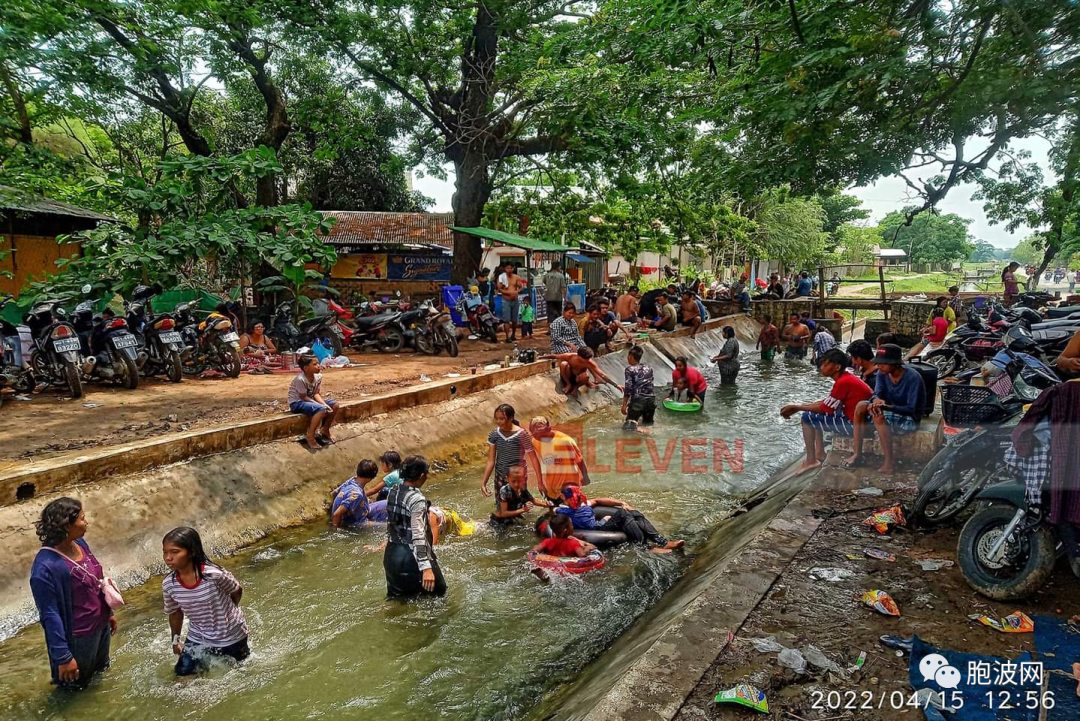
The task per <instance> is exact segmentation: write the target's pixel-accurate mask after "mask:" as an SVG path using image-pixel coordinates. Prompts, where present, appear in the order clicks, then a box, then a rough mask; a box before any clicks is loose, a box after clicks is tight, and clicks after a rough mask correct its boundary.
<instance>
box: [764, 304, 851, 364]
mask: <svg viewBox="0 0 1080 721" xmlns="http://www.w3.org/2000/svg"><path fill="white" fill-rule="evenodd" d="M781 344H783V346H784V357H785V358H787V359H788V360H804V359H805V358H806V357H807V353H808V352H811V351H812V356H811V360H812V361H813V362H814V364H815V365H818V364H820V362H821V359H822V358H824V356H825V354H826V353H827V352H828V351H829V350H830V349H832V348H835V347H836V338H835V337H834V336H833V334H832V332H830V331H829V329H828V327H827V326H825V325H824V324H819V323H818V322H816V321H815V320H814V319H813V318H811V317H810V311H803V312H802V313H792V314H791V315H790V316H789V317H788V323H787V325H785V326H784V327H783V328H782V329H778V328H777V327H776V326H775V325H773V319H772V316H770V315H767V316H765V319H764V323H763V324H762V326H761V331H760V332H759V333H758V339H757V345H756V346H755V347H756V348H757V349H758V350H760V351H761V358H762V360H772V359H773V358H775V357H776V351H777V350H778V349H779V348H780V346H781Z"/></svg>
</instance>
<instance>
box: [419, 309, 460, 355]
mask: <svg viewBox="0 0 1080 721" xmlns="http://www.w3.org/2000/svg"><path fill="white" fill-rule="evenodd" d="M421 308H424V309H425V311H426V313H427V320H426V325H425V327H424V328H423V330H422V332H420V333H418V334H417V336H416V349H417V350H418V351H420V352H421V353H426V354H428V355H439V354H440V353H442V352H443V350H446V351H447V352H448V353H449V355H450V357H451V358H457V356H458V352H459V350H458V339H457V326H455V325H454V322H453V321H452V320H451V319H450V314H449V313H447V312H446V311H440V310H438V309H436V308H435V306H434V304H432V303H431V301H425V302H424V303H423V304H422V305H421Z"/></svg>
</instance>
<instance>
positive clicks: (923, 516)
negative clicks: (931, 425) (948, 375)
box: [908, 349, 1061, 527]
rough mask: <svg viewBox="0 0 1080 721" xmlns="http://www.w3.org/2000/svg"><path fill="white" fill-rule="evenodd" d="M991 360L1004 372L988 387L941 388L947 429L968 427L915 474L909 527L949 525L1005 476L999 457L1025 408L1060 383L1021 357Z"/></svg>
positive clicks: (1002, 355) (1034, 362)
mask: <svg viewBox="0 0 1080 721" xmlns="http://www.w3.org/2000/svg"><path fill="white" fill-rule="evenodd" d="M991 362H992V363H994V364H995V365H998V364H1004V365H1003V367H1004V369H1005V375H1002V376H999V380H998V381H996V382H995V383H993V384H992V385H990V386H967V385H959V384H955V385H946V386H943V387H942V389H941V398H942V401H941V405H942V416H943V417H944V419H945V423H946V425H948V426H952V427H963V426H972V427H969V428H966V429H965V430H963V431H961V432H960V433H959V434H958V435H956V436H955V437H953V439H952V440H951V441H949V443H948V444H947V445H946V446H945V447H944V448H942V449H941V450H940V451H938V453H937V455H935V456H934V458H933V459H931V461H930V463H928V464H927V465H926V468H924V469H923V472H922V473H921V474H920V475H919V491H918V494H917V495H916V496H915V501H914V502H913V503H912V507H911V511H910V513H909V514H908V518H909V520H910V521H911V522H912V524H913V525H916V526H927V527H933V526H940V525H942V524H945V523H948V522H949V521H951V520H952V519H954V518H955V517H956V516H957V515H959V514H960V512H961V511H963V510H964V509H965V508H967V507H968V506H969V505H970V504H971V503H972V501H974V499H975V497H976V496H977V495H978V493H979V492H980V491H981V490H982V489H983V488H984V487H985V486H987V485H988V484H990V483H992V482H993V481H994V480H995V479H998V480H1000V479H1002V478H1003V475H1002V474H1006V475H1005V476H1004V477H1005V478H1007V477H1008V475H1007V474H1008V473H1009V471H1008V469H1007V468H1006V467H1005V466H1004V464H1003V463H1002V459H1003V458H1004V456H1005V451H1006V450H1007V449H1008V448H1009V446H1010V445H1011V443H1012V440H1011V438H1010V434H1011V433H1012V430H1013V428H1014V427H1015V426H1016V424H1017V422H1019V419H1020V416H1021V412H1022V410H1023V406H1024V404H1026V403H1031V402H1032V401H1033V400H1035V399H1036V398H1038V397H1039V394H1040V393H1041V392H1042V388H1049V387H1050V386H1051V385H1054V384H1056V383H1060V382H1061V380H1060V378H1058V376H1057V374H1055V373H1054V372H1053V370H1051V369H1050V368H1049V367H1047V366H1046V365H1045V364H1043V363H1041V362H1039V361H1038V360H1037V359H1034V358H1031V357H1030V356H1026V355H1024V354H1022V353H1013V352H1012V351H1010V350H1008V349H1005V350H1003V351H1002V352H1001V353H1000V354H998V355H997V356H995V358H994V360H993V361H991ZM999 383H1000V384H1001V385H999ZM999 393H1004V394H1005V395H1004V396H1003V397H1002V396H999V395H998V394H999Z"/></svg>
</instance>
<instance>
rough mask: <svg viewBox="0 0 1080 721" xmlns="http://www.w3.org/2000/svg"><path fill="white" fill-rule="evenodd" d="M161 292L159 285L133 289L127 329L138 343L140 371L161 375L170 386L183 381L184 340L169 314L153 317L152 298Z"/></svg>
mask: <svg viewBox="0 0 1080 721" xmlns="http://www.w3.org/2000/svg"><path fill="white" fill-rule="evenodd" d="M160 293H161V288H160V287H158V286H154V287H147V286H145V285H139V286H136V287H135V289H134V290H133V291H132V295H131V302H129V303H128V304H127V309H126V310H127V322H128V328H129V329H130V330H131V332H132V333H134V334H135V337H136V338H137V339H138V341H139V346H140V349H141V353H140V357H141V358H142V360H143V362H142V363H141V364H140V367H139V369H140V371H141V372H142V374H143V375H144V376H155V375H164V376H165V377H166V378H168V379H169V380H170V381H172V382H173V383H179V382H180V381H182V380H183V379H184V359H183V354H184V351H185V349H186V346H185V344H184V338H183V336H181V335H180V332H179V331H178V330H177V321H176V316H175V315H174V314H172V313H158V314H156V315H155V314H154V312H153V309H152V307H151V304H150V301H151V299H152V298H153V297H154V296H156V295H159V294H160Z"/></svg>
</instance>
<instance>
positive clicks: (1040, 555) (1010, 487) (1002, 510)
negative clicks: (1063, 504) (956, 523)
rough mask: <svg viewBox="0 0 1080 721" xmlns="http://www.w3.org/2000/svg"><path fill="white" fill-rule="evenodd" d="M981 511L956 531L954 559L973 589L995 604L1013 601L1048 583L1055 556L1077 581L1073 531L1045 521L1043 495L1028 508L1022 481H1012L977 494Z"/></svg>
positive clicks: (1078, 553) (1079, 551) (1079, 566)
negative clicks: (1065, 561) (1065, 563)
mask: <svg viewBox="0 0 1080 721" xmlns="http://www.w3.org/2000/svg"><path fill="white" fill-rule="evenodd" d="M976 500H978V501H981V502H983V503H985V504H986V507H985V508H983V509H982V510H981V511H979V512H978V513H976V514H975V515H973V516H972V517H971V518H969V519H968V521H967V523H965V524H964V528H963V530H961V531H960V540H959V541H958V542H957V546H956V558H957V562H958V563H959V564H960V571H961V572H962V573H963V574H964V579H965V580H966V581H967V582H968V585H970V586H971V587H972V588H974V589H975V590H976V591H978V592H979V593H981V594H982V595H984V596H986V597H987V598H992V599H994V600H995V601H1014V600H1017V599H1021V598H1024V597H1026V596H1030V595H1031V594H1032V593H1034V592H1035V591H1038V590H1039V589H1040V588H1041V587H1042V586H1043V584H1045V583H1046V581H1047V580H1048V579H1049V578H1050V575H1051V574H1052V573H1053V572H1054V567H1055V566H1056V565H1057V560H1058V556H1059V555H1061V554H1064V555H1065V556H1067V557H1068V559H1069V565H1070V566H1071V567H1072V571H1073V573H1074V574H1075V575H1076V576H1077V577H1080V547H1078V539H1080V534H1078V529H1077V528H1076V527H1075V526H1072V525H1070V524H1059V525H1054V524H1051V523H1049V522H1048V521H1047V519H1046V509H1047V507H1048V505H1049V504H1048V503H1047V502H1046V501H1047V499H1046V498H1045V495H1044V497H1043V501H1042V502H1041V503H1040V504H1039V505H1038V506H1031V505H1028V501H1027V497H1026V492H1025V488H1024V482H1023V480H1022V479H1021V478H1020V477H1019V476H1016V477H1014V478H1012V479H1010V480H1008V481H1005V482H1002V483H996V484H994V485H992V486H990V487H989V488H986V489H985V490H983V491H982V492H981V493H979V495H978V497H977V499H976Z"/></svg>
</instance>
